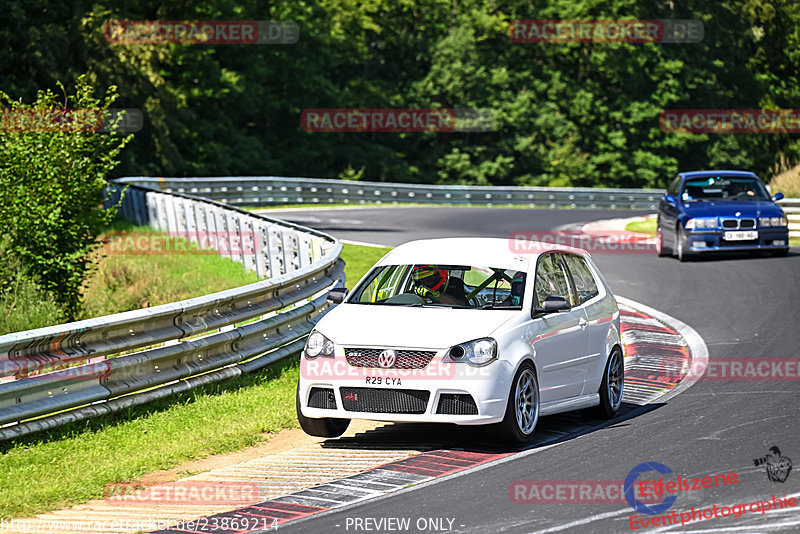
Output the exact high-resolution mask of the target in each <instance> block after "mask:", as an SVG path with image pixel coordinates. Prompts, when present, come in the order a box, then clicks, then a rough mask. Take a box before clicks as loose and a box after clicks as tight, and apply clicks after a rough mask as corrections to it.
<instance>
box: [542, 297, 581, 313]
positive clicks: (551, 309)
mask: <svg viewBox="0 0 800 534" xmlns="http://www.w3.org/2000/svg"><path fill="white" fill-rule="evenodd" d="M570 308H572V306H570V304H569V301H568V300H567V299H565V298H564V297H556V296H553V295H551V296H549V297H547V298H546V299H544V302H542V305H541V306H536V307H535V308H534V309H533V311H534V312H536V313H557V312H562V311H567V310H569V309H570Z"/></svg>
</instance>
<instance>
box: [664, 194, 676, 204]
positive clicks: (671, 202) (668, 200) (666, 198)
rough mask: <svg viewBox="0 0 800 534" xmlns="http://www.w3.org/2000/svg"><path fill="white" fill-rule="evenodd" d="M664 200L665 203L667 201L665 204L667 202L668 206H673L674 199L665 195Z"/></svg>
mask: <svg viewBox="0 0 800 534" xmlns="http://www.w3.org/2000/svg"><path fill="white" fill-rule="evenodd" d="M664 200H666V201H667V202H669V203H670V204H675V197H673V196H672V195H667V196H665V197H664Z"/></svg>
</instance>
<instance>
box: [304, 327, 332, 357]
mask: <svg viewBox="0 0 800 534" xmlns="http://www.w3.org/2000/svg"><path fill="white" fill-rule="evenodd" d="M303 354H304V355H305V357H306V358H316V357H317V356H322V357H323V358H332V357H333V341H331V340H330V339H328V338H327V337H325V336H323V335H322V334H320V333H319V332H317V331H316V330H315V331H313V332H311V335H310V336H308V339H307V340H306V346H305V348H304V349H303Z"/></svg>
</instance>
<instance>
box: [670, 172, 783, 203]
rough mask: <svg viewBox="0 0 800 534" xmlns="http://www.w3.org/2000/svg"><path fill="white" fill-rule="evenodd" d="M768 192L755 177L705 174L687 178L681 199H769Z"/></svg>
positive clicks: (688, 200) (690, 200) (685, 200)
mask: <svg viewBox="0 0 800 534" xmlns="http://www.w3.org/2000/svg"><path fill="white" fill-rule="evenodd" d="M769 198H770V197H769V194H768V193H767V191H766V189H764V186H763V185H762V184H761V182H760V181H758V180H756V179H755V178H747V177H738V176H736V177H734V176H707V177H703V178H692V179H691V180H687V181H686V183H685V184H684V186H683V194H682V195H681V200H683V201H684V202H692V201H695V200H769Z"/></svg>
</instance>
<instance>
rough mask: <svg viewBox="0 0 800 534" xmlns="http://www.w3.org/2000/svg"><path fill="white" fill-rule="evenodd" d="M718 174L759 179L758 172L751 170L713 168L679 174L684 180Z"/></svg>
mask: <svg viewBox="0 0 800 534" xmlns="http://www.w3.org/2000/svg"><path fill="white" fill-rule="evenodd" d="M718 174H723V175H725V176H741V177H742V178H757V179H759V178H758V175H757V174H756V173H753V172H750V171H725V170H719V171H713V170H712V171H691V172H682V173H679V175H680V176H682V177H683V179H684V180H688V179H691V178H702V177H704V176H712V175H718Z"/></svg>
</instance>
